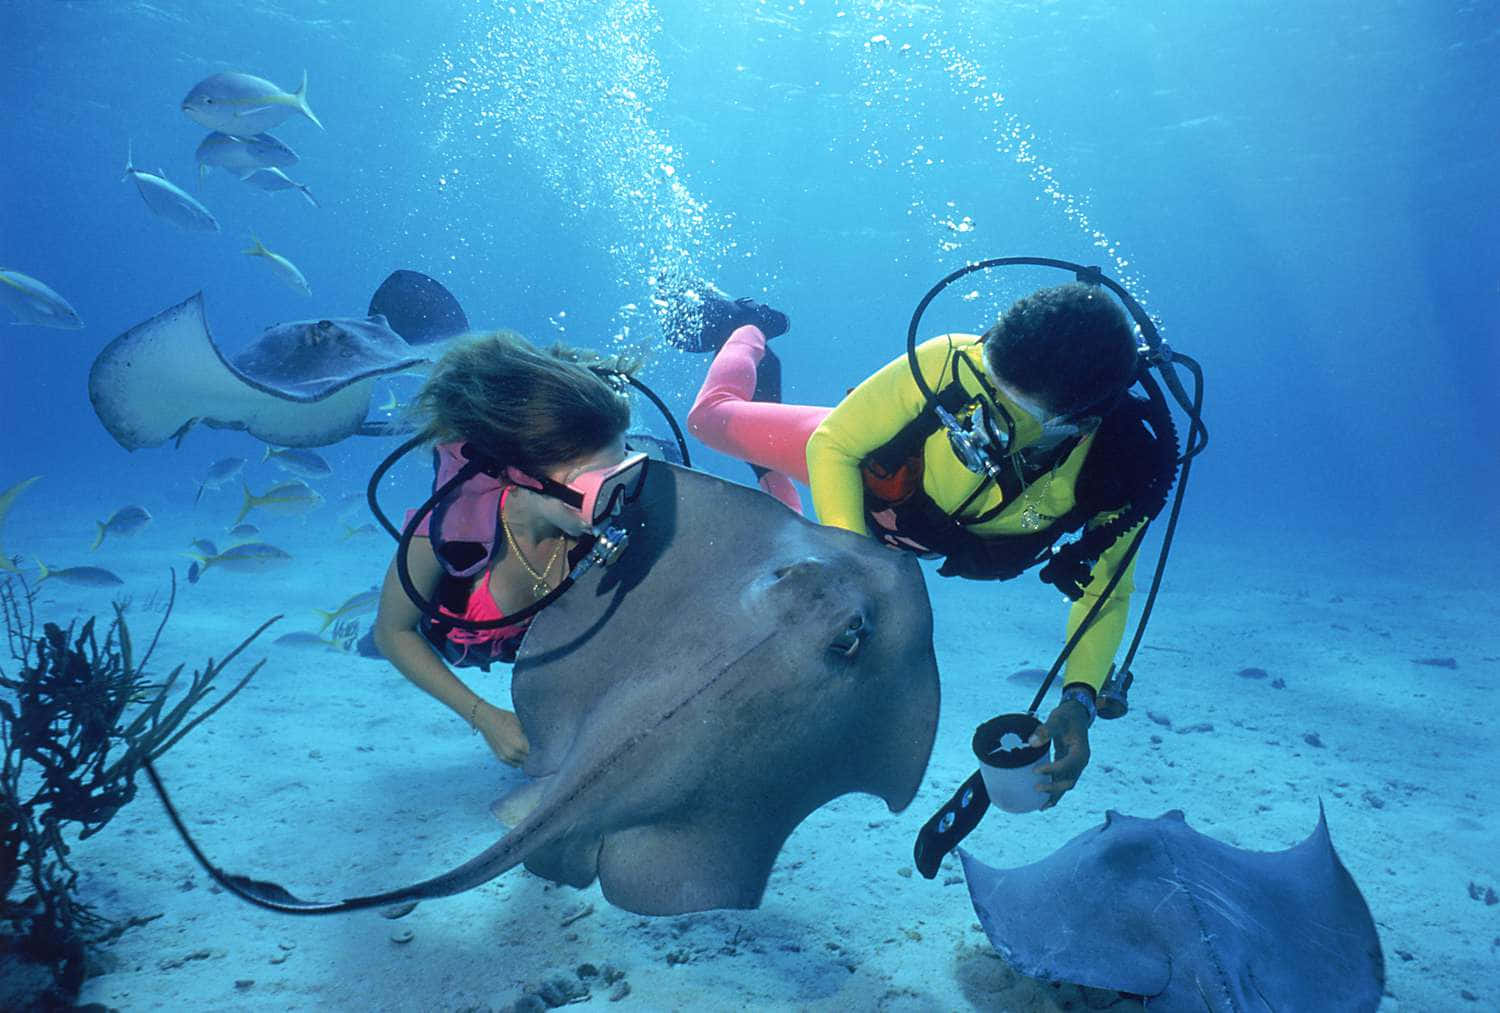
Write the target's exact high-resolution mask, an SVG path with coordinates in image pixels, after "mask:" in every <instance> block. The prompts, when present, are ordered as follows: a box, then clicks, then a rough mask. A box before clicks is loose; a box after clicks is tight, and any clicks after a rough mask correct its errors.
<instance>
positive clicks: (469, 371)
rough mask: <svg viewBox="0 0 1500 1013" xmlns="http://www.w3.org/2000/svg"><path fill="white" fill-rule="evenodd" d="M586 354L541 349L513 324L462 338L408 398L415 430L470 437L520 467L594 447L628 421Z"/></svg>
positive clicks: (546, 464)
mask: <svg viewBox="0 0 1500 1013" xmlns="http://www.w3.org/2000/svg"><path fill="white" fill-rule="evenodd" d="M592 358H593V360H595V361H597V360H598V357H597V356H593V357H592ZM585 361H590V360H589V357H588V354H587V353H580V352H576V351H574V350H572V349H567V348H564V347H563V346H561V345H559V346H557V347H555V348H553V349H552V350H551V351H549V352H543V351H540V350H539V349H537V348H535V347H534V346H532V345H531V344H530V343H529V342H527V341H526V339H525V338H523V337H521V336H520V335H519V334H516V333H514V332H512V331H495V332H494V333H491V334H484V335H478V336H474V337H470V338H467V339H464V340H462V341H461V342H459V343H458V344H456V345H454V346H453V347H452V348H450V349H449V350H448V351H447V353H445V354H444V355H443V357H442V358H441V359H440V360H438V363H437V365H436V366H435V367H434V368H433V371H432V374H431V375H430V376H429V377H428V378H427V382H426V383H425V384H423V385H422V389H421V391H420V392H418V394H417V396H416V399H415V400H414V401H413V405H412V407H413V409H414V411H415V412H416V414H417V415H418V417H419V429H418V432H419V434H420V435H421V436H422V437H423V438H425V439H427V440H430V441H432V442H434V443H447V442H451V441H465V442H469V443H473V444H474V445H475V446H476V447H477V448H478V449H479V450H482V451H483V452H484V453H486V454H488V455H489V456H491V457H493V458H494V459H495V460H497V461H500V462H502V463H504V464H507V465H514V466H516V467H518V468H522V469H535V470H547V469H550V468H554V467H556V466H557V465H560V464H563V463H565V462H567V461H572V460H576V459H577V458H579V457H583V456H586V455H588V454H593V453H596V452H598V451H599V450H601V449H603V448H604V447H605V446H607V445H608V444H609V443H610V442H611V441H612V440H614V439H615V438H616V437H618V436H619V435H620V434H621V433H623V432H624V431H625V429H626V427H627V426H629V425H630V402H629V400H628V399H627V398H626V397H625V395H624V394H623V393H622V392H621V391H620V390H619V389H618V388H617V386H616V385H614V384H612V383H611V382H610V381H608V380H606V379H605V378H604V377H602V376H600V375H599V374H598V373H596V372H594V371H593V370H592V369H589V368H588V367H587V366H585V365H583V364H582V363H583V362H585Z"/></svg>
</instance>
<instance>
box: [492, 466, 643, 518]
mask: <svg viewBox="0 0 1500 1013" xmlns="http://www.w3.org/2000/svg"><path fill="white" fill-rule="evenodd" d="M646 460H647V458H646V455H645V454H642V453H634V454H626V455H625V459H624V460H622V461H621V462H620V463H619V464H611V465H609V466H608V467H604V468H591V469H590V470H588V471H584V472H580V473H579V474H578V475H575V476H574V477H573V478H571V479H570V480H569V481H568V482H567V483H566V484H564V483H562V482H558V481H555V480H553V479H551V478H548V477H547V476H546V475H532V474H528V473H527V472H524V471H522V470H520V469H519V468H514V467H512V468H507V469H506V473H507V477H508V478H509V479H510V480H511V481H512V482H514V483H516V484H517V485H519V486H524V487H525V488H527V489H531V490H532V491H533V492H539V493H541V494H542V495H543V496H550V497H552V498H553V499H557V500H562V501H563V502H564V503H566V504H567V505H568V506H570V507H572V508H573V509H574V510H577V511H578V513H579V515H580V516H581V517H582V518H583V522H584V523H585V524H587V525H588V526H589V527H591V528H597V527H598V526H599V525H601V524H603V523H604V522H605V521H607V520H609V519H610V518H611V517H613V516H614V515H615V514H617V513H619V512H620V508H621V507H623V506H624V505H625V504H626V503H632V502H634V501H635V498H636V497H637V496H639V495H640V494H641V486H642V485H644V484H645V481H646Z"/></svg>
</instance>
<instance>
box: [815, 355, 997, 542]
mask: <svg viewBox="0 0 1500 1013" xmlns="http://www.w3.org/2000/svg"><path fill="white" fill-rule="evenodd" d="M975 340H977V339H975V338H973V337H971V336H969V335H951V336H950V335H943V336H942V337H937V338H933V339H932V340H930V341H924V342H923V343H922V344H921V345H919V346H918V347H917V362H918V364H919V366H920V368H921V370H922V378H923V379H925V380H926V381H927V382H928V384H929V385H931V387H932V388H933V389H934V390H937V389H938V388H939V387H940V386H941V384H942V382H943V380H944V374H945V372H946V368H947V365H948V358H949V356H950V354H951V353H952V349H953V347H954V345H955V343H960V344H961V343H964V342H969V343H972V342H973V341H975ZM926 405H927V400H926V398H924V397H923V396H922V392H921V391H920V390H919V389H918V388H917V385H916V382H915V381H914V380H912V376H911V367H910V366H909V365H908V364H907V361H906V356H905V355H902V356H900V357H899V358H896V359H892V360H891V361H890V362H888V363H887V364H886V365H884V366H882V367H881V368H880V370H879V371H878V372H876V373H875V374H874V375H873V376H871V377H870V378H869V379H867V380H865V381H864V383H861V384H860V385H859V386H858V387H855V388H854V389H853V390H852V391H850V392H849V395H848V396H847V397H845V398H844V400H842V401H840V402H839V404H838V407H836V408H834V409H833V411H831V412H829V414H828V417H827V418H826V419H824V420H823V422H822V424H821V425H819V426H818V428H817V429H815V430H814V431H813V434H812V438H811V439H809V440H808V441H807V477H808V484H809V486H810V487H811V489H812V498H813V506H814V508H815V509H816V510H817V511H818V522H819V523H820V524H827V525H830V526H832V527H836V528H843V529H845V530H846V531H855V532H858V533H859V534H862V535H868V534H869V533H870V532H869V528H868V526H867V525H866V524H865V487H864V480H863V479H862V478H861V476H860V471H859V466H860V462H861V461H863V460H864V459H865V457H866V456H867V455H868V454H869V453H870V452H871V451H872V450H875V449H877V448H878V447H882V446H884V445H885V444H887V443H889V442H890V441H891V440H892V439H894V438H895V436H896V434H897V433H899V432H901V430H902V429H903V428H905V426H906V424H907V423H908V422H910V421H911V420H912V419H914V418H916V417H917V416H918V415H920V414H921V412H922V409H923V408H924V407H926Z"/></svg>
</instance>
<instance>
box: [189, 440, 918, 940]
mask: <svg viewBox="0 0 1500 1013" xmlns="http://www.w3.org/2000/svg"><path fill="white" fill-rule="evenodd" d="M621 521H622V523H623V525H624V526H625V527H626V529H627V530H628V533H629V538H630V543H629V547H628V548H627V549H626V550H625V553H624V555H623V556H622V557H621V558H620V559H619V561H617V562H616V563H614V564H613V565H611V566H610V567H609V568H608V569H602V568H598V567H596V568H595V569H594V570H592V571H591V572H589V573H588V574H586V575H585V576H584V577H583V578H582V579H581V580H579V582H578V583H577V584H575V585H574V586H573V588H572V589H571V590H569V591H568V592H567V593H565V594H564V595H562V597H561V598H559V599H558V600H557V601H556V602H555V603H553V604H552V605H550V606H548V608H547V609H546V610H545V611H544V612H542V613H541V614H540V615H538V616H537V618H536V620H535V621H534V622H533V623H532V626H531V629H530V631H529V632H528V633H527V634H526V639H525V641H524V642H523V644H522V646H521V650H520V654H519V656H518V658H517V660H516V667H515V672H514V675H513V678H512V695H513V698H514V701H515V708H516V713H517V715H518V716H519V717H520V719H521V725H522V728H523V729H524V730H525V732H526V735H527V737H528V738H529V740H530V743H531V752H530V755H529V756H528V758H527V760H526V768H525V769H526V773H527V774H528V775H529V776H530V777H531V778H532V779H533V780H532V781H531V782H530V783H529V784H527V785H526V786H524V787H522V788H521V789H519V790H518V791H517V792H515V793H514V794H512V795H511V796H509V797H508V798H506V799H505V800H503V801H502V802H501V803H500V807H499V812H500V813H501V814H502V815H503V817H504V818H505V819H506V821H507V822H509V823H511V824H512V829H511V830H510V832H509V833H506V834H505V835H504V836H502V837H501V838H500V839H499V841H498V842H497V843H495V844H494V845H493V846H491V847H490V848H489V849H488V850H486V851H484V852H483V853H482V854H480V855H478V856H477V857H476V858H474V859H473V860H471V861H469V862H467V863H465V864H463V865H461V866H459V867H458V868H455V869H453V870H452V871H450V872H448V873H445V874H443V875H440V876H437V877H435V878H433V879H429V880H426V881H425V882H422V883H419V884H417V885H415V886H411V887H405V888H402V889H397V890H390V891H387V892H385V893H382V894H379V895H375V896H371V897H361V898H356V899H354V900H352V901H341V902H331V903H320V902H308V901H302V900H299V899H297V898H296V897H294V896H293V895H292V894H290V893H289V892H287V891H286V890H285V889H283V888H282V887H280V886H277V885H275V884H273V883H267V882H265V881H263V880H252V879H248V878H246V877H243V876H230V875H228V874H225V873H224V872H222V871H221V870H218V869H216V868H214V867H213V866H211V865H208V866H207V868H208V869H209V872H210V873H211V874H212V875H214V877H215V878H216V879H217V880H218V881H219V882H220V883H221V884H223V885H225V886H226V887H228V888H229V889H230V890H231V891H233V892H235V893H237V894H239V895H240V896H242V897H245V898H246V899H249V900H252V901H254V902H256V903H258V904H261V905H263V906H266V907H271V908H274V909H277V910H283V911H295V912H300V913H326V912H332V911H346V910H353V909H355V908H361V907H369V906H372V905H377V904H390V903H395V902H397V901H401V900H410V899H419V898H430V897H440V896H446V895H449V894H454V893H458V892H460V891H463V890H468V889H471V888H473V887H475V886H478V885H480V884H481V883H484V882H486V881H488V880H490V879H493V878H494V877H496V876H498V875H500V874H501V873H503V872H505V871H507V870H508V869H512V868H514V867H515V866H517V865H521V864H523V863H524V864H525V866H526V867H527V868H528V869H530V870H531V871H532V872H534V873H537V874H539V875H542V876H545V877H547V878H549V879H552V880H555V881H557V882H560V883H567V884H570V885H572V886H577V887H582V886H586V885H587V884H589V883H591V882H593V881H594V880H595V879H596V878H597V879H598V880H599V883H600V886H601V888H602V889H603V892H604V896H605V897H606V898H608V899H609V901H610V902H611V903H612V904H615V905H617V906H619V907H622V908H625V909H627V910H630V911H635V912H640V913H642V914H652V915H668V914H680V913H683V912H688V911H699V910H703V909H707V908H750V907H756V906H757V905H759V903H760V900H761V896H762V893H763V892H764V890H765V886H766V879H767V877H768V876H769V875H770V872H771V867H772V865H773V864H774V862H775V860H776V856H777V854H778V853H779V852H780V850H781V847H782V844H783V842H784V841H785V840H786V838H787V836H788V835H789V834H790V833H791V832H792V830H793V829H795V828H796V826H797V825H798V824H799V823H801V822H802V820H803V819H804V818H805V817H806V816H807V815H808V814H809V813H811V812H812V811H813V810H815V809H817V808H818V807H819V806H821V805H823V804H824V803H826V802H828V801H829V800H831V799H833V798H836V797H838V796H840V795H843V794H845V793H848V792H868V793H870V794H874V795H877V796H879V797H881V798H883V799H884V800H885V801H886V803H887V804H888V805H889V806H890V807H891V808H892V809H894V810H899V809H902V808H904V807H905V806H906V805H907V804H908V803H909V802H910V801H911V799H912V797H913V795H914V794H915V793H916V790H917V788H918V786H919V785H920V783H921V779H922V774H923V771H924V770H925V769H926V766H927V759H928V756H929V754H930V753H931V751H932V743H933V738H934V736H935V735H936V731H937V714H938V674H937V667H936V661H935V658H934V655H933V647H932V613H931V609H930V608H929V605H928V601H927V593H926V587H925V585H924V583H923V578H922V571H921V569H920V568H919V566H918V565H917V562H916V560H915V559H914V558H913V557H912V556H910V555H906V554H902V553H894V552H891V551H889V550H888V549H885V548H883V547H881V546H880V545H878V544H877V543H875V542H873V541H871V540H870V539H867V538H862V537H860V536H858V535H854V534H852V533H850V532H846V531H839V530H835V529H832V528H826V527H820V526H818V525H815V524H812V523H811V522H809V521H807V520H805V519H803V518H802V517H801V516H799V515H798V514H795V513H793V512H792V511H790V510H788V509H786V507H784V506H782V505H781V504H780V503H778V502H777V501H775V500H773V499H772V498H771V497H769V496H766V495H764V494H762V493H760V492H756V491H753V490H750V489H746V488H744V487H742V486H737V485H733V484H731V483H728V482H725V481H722V480H720V479H717V478H714V477H711V476H708V475H704V474H701V473H698V472H693V471H688V470H685V469H682V468H677V467H675V466H672V465H669V464H665V463H662V462H655V461H654V462H652V463H651V465H650V466H649V470H648V473H647V476H646V483H645V489H644V491H643V492H642V494H641V498H640V500H639V501H638V502H637V503H636V504H635V505H634V506H632V507H631V508H629V509H628V510H627V511H626V512H625V513H624V514H623V515H622V517H621ZM731 523H732V525H733V531H732V532H728V534H729V535H730V537H726V531H725V530H724V525H725V524H731ZM663 616H672V617H674V621H673V622H672V623H670V624H668V625H665V626H664V625H663V623H662V617H663ZM243 820H244V816H243V814H242V815H241V826H243V825H244V824H243ZM863 827H864V824H863V822H861V823H860V824H859V827H858V829H859V830H860V832H863ZM854 829H855V828H851V832H852V831H853V830H854ZM389 832H390V833H392V834H397V833H399V830H398V829H396V828H392V829H391V830H390V831H389ZM205 864H206V863H205ZM344 895H345V896H348V894H347V893H345V894H344Z"/></svg>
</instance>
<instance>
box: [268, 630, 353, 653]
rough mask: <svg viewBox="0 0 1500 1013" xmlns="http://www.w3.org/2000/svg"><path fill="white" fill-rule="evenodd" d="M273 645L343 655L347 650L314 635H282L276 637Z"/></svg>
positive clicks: (341, 645)
mask: <svg viewBox="0 0 1500 1013" xmlns="http://www.w3.org/2000/svg"><path fill="white" fill-rule="evenodd" d="M274 643H275V644H276V645H277V646H278V647H290V648H293V649H294V650H299V651H337V652H339V653H340V654H342V653H344V652H345V651H346V650H348V648H346V647H344V645H343V644H340V643H337V642H336V641H333V640H325V639H324V638H323V637H320V636H319V635H318V634H316V633H306V632H301V631H299V632H297V633H284V634H282V635H281V636H279V637H277V638H276V640H275V641H274Z"/></svg>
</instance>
